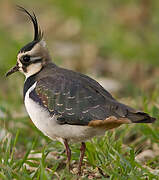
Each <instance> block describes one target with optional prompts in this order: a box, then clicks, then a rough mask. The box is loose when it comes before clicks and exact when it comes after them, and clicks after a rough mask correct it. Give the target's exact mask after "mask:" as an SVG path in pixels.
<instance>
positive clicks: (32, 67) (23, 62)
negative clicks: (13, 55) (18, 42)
mask: <svg viewBox="0 0 159 180" xmlns="http://www.w3.org/2000/svg"><path fill="white" fill-rule="evenodd" d="M18 9H19V10H21V11H23V12H24V13H25V14H27V16H28V17H29V18H30V20H31V22H32V23H33V26H34V39H33V41H32V42H30V43H28V44H26V45H25V46H24V47H23V48H21V49H20V51H19V52H18V55H17V63H16V65H15V66H14V67H13V68H11V69H10V70H9V71H8V72H7V74H6V76H9V75H11V74H13V73H14V72H17V71H20V72H22V73H23V74H24V75H25V76H26V77H29V76H31V75H33V74H36V73H37V72H39V71H40V70H41V69H42V68H43V66H45V64H47V63H48V62H49V61H50V56H49V52H48V50H47V48H46V43H45V41H44V40H43V33H42V31H41V30H40V27H39V25H38V22H37V18H36V16H35V14H34V13H33V14H30V13H29V12H28V11H27V10H26V9H24V8H23V7H20V6H18Z"/></svg>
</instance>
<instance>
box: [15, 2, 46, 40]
mask: <svg viewBox="0 0 159 180" xmlns="http://www.w3.org/2000/svg"><path fill="white" fill-rule="evenodd" d="M17 9H18V10H20V11H22V12H24V13H26V14H27V15H28V16H29V18H30V19H31V21H32V23H33V26H34V41H41V40H42V38H43V33H42V31H41V29H40V27H39V25H38V21H37V18H36V15H35V13H34V12H33V15H31V14H30V13H29V12H28V11H27V10H26V9H25V8H23V7H21V6H18V5H17Z"/></svg>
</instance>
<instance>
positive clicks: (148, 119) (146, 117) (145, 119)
mask: <svg viewBox="0 0 159 180" xmlns="http://www.w3.org/2000/svg"><path fill="white" fill-rule="evenodd" d="M137 114H138V115H141V116H143V119H141V120H139V121H136V122H135V123H153V122H155V121H156V118H155V117H151V116H149V115H148V114H147V113H144V112H137Z"/></svg>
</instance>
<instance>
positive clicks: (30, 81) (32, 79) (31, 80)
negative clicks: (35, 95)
mask: <svg viewBox="0 0 159 180" xmlns="http://www.w3.org/2000/svg"><path fill="white" fill-rule="evenodd" d="M35 81H36V74H34V75H32V76H30V77H28V78H27V79H26V81H25V83H24V89H23V98H24V99H25V95H26V92H27V91H28V89H29V88H30V87H31V86H32V85H33V84H34V83H35Z"/></svg>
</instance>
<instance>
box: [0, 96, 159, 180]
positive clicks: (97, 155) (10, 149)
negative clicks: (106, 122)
mask: <svg viewBox="0 0 159 180" xmlns="http://www.w3.org/2000/svg"><path fill="white" fill-rule="evenodd" d="M158 97H159V96H158ZM136 100H137V97H136ZM147 101H148V100H147V99H146V100H145V98H143V100H142V104H143V106H144V108H145V111H147V112H149V113H150V114H151V115H153V116H155V117H158V116H159V115H158V109H157V108H156V106H154V105H153V104H149V107H148V106H147ZM2 109H3V108H2ZM3 112H4V113H5V116H6V117H5V118H3V120H2V121H1V127H2V128H1V132H2V130H3V131H4V130H5V132H4V133H1V134H2V135H1V139H0V141H1V142H0V144H1V146H0V178H1V179H7V180H9V179H50V180H51V179H52V178H53V179H75V178H76V174H75V171H74V173H73V172H71V173H70V172H68V170H67V168H66V167H65V161H66V155H65V153H64V152H63V150H64V147H63V145H62V144H61V143H59V142H56V141H51V140H49V139H48V138H47V137H45V136H44V135H43V134H42V133H41V132H40V131H38V130H37V129H36V128H35V126H34V125H33V124H32V122H31V121H30V120H29V118H28V117H25V116H24V117H23V115H22V117H19V118H14V117H13V116H12V111H11V110H8V111H5V109H3ZM158 125H159V123H158V122H156V123H155V124H153V125H147V124H138V125H123V126H122V127H120V128H118V129H116V130H115V131H108V132H106V134H105V136H104V137H96V138H93V139H92V140H91V141H88V142H87V143H86V146H87V150H86V156H85V158H84V164H83V175H82V179H89V178H90V177H91V176H92V177H94V178H95V179H96V178H97V179H98V178H99V179H113V180H114V179H121V180H124V179H125V180H126V179H132V180H134V179H159V174H158V175H157V174H154V173H153V172H152V171H150V170H149V169H148V168H151V169H152V170H155V169H158V165H159V162H158V155H156V157H154V158H153V159H150V160H148V161H145V162H144V163H143V164H142V163H139V162H137V161H136V160H135V156H136V155H137V154H139V153H140V152H142V151H144V150H146V149H152V150H153V146H154V145H155V144H156V145H158V139H159V131H158ZM133 136H135V139H133V140H132V138H131V137H133ZM147 141H149V143H148V144H147ZM79 147H80V146H79V144H72V145H71V149H72V169H75V168H77V163H78V159H79V153H80V152H79Z"/></svg>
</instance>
